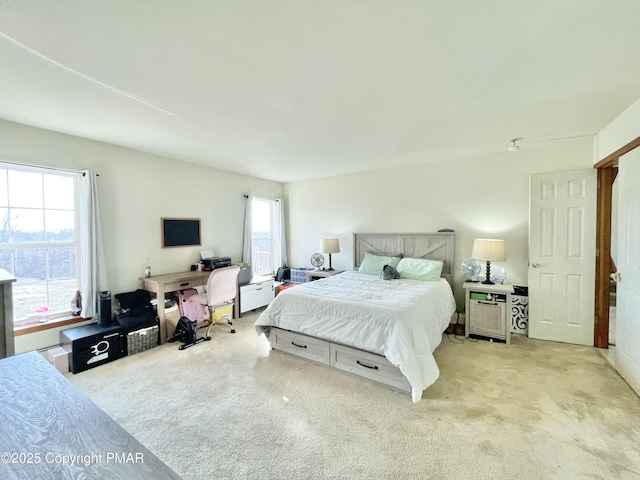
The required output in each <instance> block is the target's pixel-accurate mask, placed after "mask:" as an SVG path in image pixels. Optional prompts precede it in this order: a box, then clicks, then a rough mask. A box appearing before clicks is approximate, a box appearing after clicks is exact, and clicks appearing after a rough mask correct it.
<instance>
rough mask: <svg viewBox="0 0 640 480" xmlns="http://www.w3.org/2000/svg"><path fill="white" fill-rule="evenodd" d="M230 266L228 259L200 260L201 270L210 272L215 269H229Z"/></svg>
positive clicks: (211, 258) (212, 258)
mask: <svg viewBox="0 0 640 480" xmlns="http://www.w3.org/2000/svg"><path fill="white" fill-rule="evenodd" d="M230 266H231V258H230V257H210V258H203V259H202V270H204V271H211V270H215V269H216V268H223V267H230Z"/></svg>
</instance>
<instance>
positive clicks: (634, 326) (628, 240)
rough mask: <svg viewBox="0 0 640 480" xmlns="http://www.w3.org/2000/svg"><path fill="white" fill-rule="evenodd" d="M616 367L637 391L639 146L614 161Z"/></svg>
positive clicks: (639, 332) (639, 355)
mask: <svg viewBox="0 0 640 480" xmlns="http://www.w3.org/2000/svg"><path fill="white" fill-rule="evenodd" d="M616 178H617V181H618V263H617V264H616V266H617V268H618V273H619V274H620V280H619V282H618V285H617V287H616V368H617V369H618V372H620V375H622V377H623V378H624V379H625V380H626V381H627V383H628V384H629V385H631V388H633V389H634V390H635V391H636V393H638V395H640V148H636V149H635V150H632V151H631V152H629V153H627V154H626V155H623V156H622V157H620V159H619V161H618V176H617V177H616Z"/></svg>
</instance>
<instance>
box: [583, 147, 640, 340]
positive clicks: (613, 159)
mask: <svg viewBox="0 0 640 480" xmlns="http://www.w3.org/2000/svg"><path fill="white" fill-rule="evenodd" d="M639 146H640V137H638V138H636V139H635V140H634V141H632V142H630V143H628V144H627V145H625V146H623V147H622V148H619V149H618V150H616V151H615V152H613V153H612V154H610V155H608V156H607V157H605V158H603V159H602V160H600V161H599V162H598V163H596V164H595V165H594V168H596V169H597V172H598V190H597V213H596V215H597V218H596V252H597V253H596V292H595V317H596V318H595V326H594V332H593V345H594V346H595V347H598V348H604V349H608V348H609V344H610V340H613V341H614V344H615V326H616V324H615V313H616V310H615V308H614V309H612V308H611V307H612V306H613V307H616V306H617V305H612V303H614V304H615V303H617V302H616V286H615V282H612V274H615V273H616V271H617V268H616V264H615V261H614V258H613V257H612V254H613V256H615V255H616V247H615V246H614V247H613V252H612V244H613V243H614V242H617V238H616V237H615V233H614V234H613V237H612V232H614V231H617V228H616V230H614V229H613V225H615V223H613V222H616V220H615V219H613V213H614V212H615V211H616V210H617V201H616V198H617V194H616V193H615V187H614V182H615V180H616V177H617V175H618V159H619V158H620V157H621V156H622V155H624V154H625V153H628V152H630V151H631V150H633V149H634V148H636V147H639ZM612 315H614V316H613V322H614V323H613V324H611V322H610V320H611V316H612ZM610 330H611V331H610ZM610 337H613V338H612V339H611V338H610Z"/></svg>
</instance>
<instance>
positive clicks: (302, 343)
mask: <svg viewBox="0 0 640 480" xmlns="http://www.w3.org/2000/svg"><path fill="white" fill-rule="evenodd" d="M269 341H270V342H271V348H273V349H274V350H280V351H282V352H285V353H289V354H291V355H295V356H297V357H302V358H305V359H307V360H311V361H313V362H317V363H321V364H323V365H329V342H327V341H325V340H320V339H319V338H314V337H307V336H306V335H300V334H299V333H294V332H290V331H288V330H281V329H279V328H271V333H270V334H269Z"/></svg>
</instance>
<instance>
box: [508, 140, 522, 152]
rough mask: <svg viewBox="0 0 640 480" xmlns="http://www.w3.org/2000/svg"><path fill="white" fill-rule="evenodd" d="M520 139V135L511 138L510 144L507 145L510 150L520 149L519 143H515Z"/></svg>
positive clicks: (516, 150)
mask: <svg viewBox="0 0 640 480" xmlns="http://www.w3.org/2000/svg"><path fill="white" fill-rule="evenodd" d="M520 140H522V137H517V138H514V139H512V140H511V144H512V145H511V146H510V147H509V151H510V152H518V151H520V145H517V144H516V142H519V141H520Z"/></svg>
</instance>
